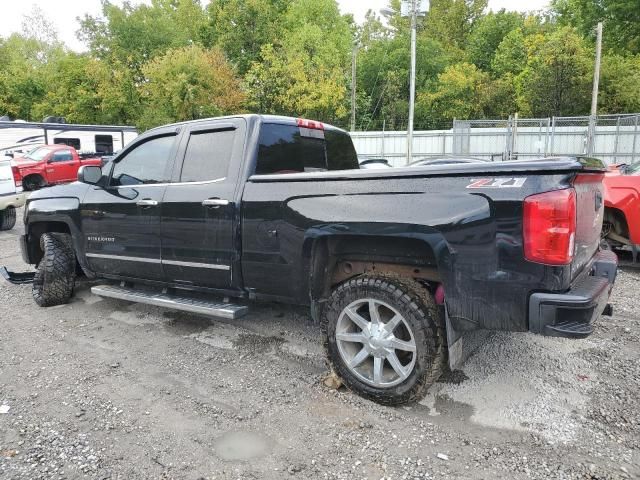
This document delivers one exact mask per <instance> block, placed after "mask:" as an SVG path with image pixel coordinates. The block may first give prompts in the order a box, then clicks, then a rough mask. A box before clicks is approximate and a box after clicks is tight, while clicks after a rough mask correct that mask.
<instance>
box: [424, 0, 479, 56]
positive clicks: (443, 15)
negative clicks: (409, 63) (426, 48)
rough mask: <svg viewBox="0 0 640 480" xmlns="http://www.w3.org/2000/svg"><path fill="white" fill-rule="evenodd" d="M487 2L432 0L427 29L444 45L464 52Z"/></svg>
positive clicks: (477, 0) (474, 0)
mask: <svg viewBox="0 0 640 480" xmlns="http://www.w3.org/2000/svg"><path fill="white" fill-rule="evenodd" d="M487 3H488V0H431V6H430V9H429V13H428V15H427V19H426V29H427V31H428V32H429V35H430V36H431V37H432V38H434V39H436V40H438V41H439V42H440V43H441V44H442V45H445V46H447V47H450V48H452V49H454V50H458V51H460V52H463V51H464V50H465V48H466V45H467V40H468V37H469V34H470V33H471V31H472V29H473V28H474V26H475V24H476V22H477V21H478V20H479V19H480V18H481V17H482V12H483V11H484V10H485V8H486V7H487Z"/></svg>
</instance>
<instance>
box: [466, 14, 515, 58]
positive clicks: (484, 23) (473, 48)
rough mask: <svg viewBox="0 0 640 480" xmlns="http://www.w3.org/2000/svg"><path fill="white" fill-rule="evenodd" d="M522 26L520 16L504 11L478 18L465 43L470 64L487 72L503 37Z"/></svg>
mask: <svg viewBox="0 0 640 480" xmlns="http://www.w3.org/2000/svg"><path fill="white" fill-rule="evenodd" d="M523 25H524V20H523V17H522V15H521V14H519V13H515V12H506V11H505V10H504V9H502V10H500V11H499V12H497V13H493V12H489V13H488V14H487V15H484V16H482V17H480V18H479V19H478V20H477V21H476V22H475V25H474V26H473V29H472V30H471V33H470V34H469V39H468V42H467V54H468V56H469V60H470V61H471V63H473V64H475V66H476V67H478V68H480V69H481V70H485V71H487V70H489V67H490V66H491V62H492V61H493V58H494V56H495V54H496V50H497V48H498V46H499V45H500V43H501V42H502V40H503V39H504V38H505V36H506V35H507V34H508V33H509V32H511V31H513V30H515V29H516V28H519V27H522V26H523Z"/></svg>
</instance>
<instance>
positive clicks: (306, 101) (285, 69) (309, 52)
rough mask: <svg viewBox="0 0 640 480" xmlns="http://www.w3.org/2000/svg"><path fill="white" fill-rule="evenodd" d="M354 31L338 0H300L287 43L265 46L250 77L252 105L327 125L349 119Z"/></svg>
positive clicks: (286, 31) (289, 16)
mask: <svg viewBox="0 0 640 480" xmlns="http://www.w3.org/2000/svg"><path fill="white" fill-rule="evenodd" d="M352 43H353V37H352V31H351V27H350V23H349V19H348V17H345V16H342V15H340V11H339V10H338V5H337V4H336V2H335V0H298V1H296V2H294V3H292V4H291V5H290V6H289V8H288V9H287V12H286V14H285V17H284V19H283V32H282V35H281V38H280V39H278V41H277V42H275V43H274V44H267V45H265V46H263V47H262V49H261V52H260V60H259V61H256V62H254V63H253V64H252V66H251V68H250V70H249V72H248V73H247V75H246V83H247V87H248V90H249V97H250V105H251V107H252V108H254V109H257V110H259V111H261V112H264V113H278V114H285V115H304V116H309V117H313V118H317V119H319V120H323V121H327V122H338V121H341V120H343V119H345V118H346V116H347V112H348V109H347V105H348V103H347V83H348V78H349V76H348V72H349V70H350V60H351V55H350V52H351V47H352Z"/></svg>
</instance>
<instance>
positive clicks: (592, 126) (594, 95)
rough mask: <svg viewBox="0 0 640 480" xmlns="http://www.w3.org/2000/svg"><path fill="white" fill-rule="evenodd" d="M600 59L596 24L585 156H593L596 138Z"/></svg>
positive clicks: (599, 23) (600, 41) (599, 44)
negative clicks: (594, 60)
mask: <svg viewBox="0 0 640 480" xmlns="http://www.w3.org/2000/svg"><path fill="white" fill-rule="evenodd" d="M601 58H602V22H598V28H597V36H596V63H595V68H594V70H593V91H592V92H591V115H590V116H589V133H588V139H587V155H589V156H591V155H593V144H594V142H595V136H596V115H597V114H598V87H599V85H600V62H601Z"/></svg>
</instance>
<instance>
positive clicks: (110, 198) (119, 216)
mask: <svg viewBox="0 0 640 480" xmlns="http://www.w3.org/2000/svg"><path fill="white" fill-rule="evenodd" d="M172 130H173V131H172ZM172 130H171V129H167V130H164V131H163V130H160V131H158V133H157V134H155V135H154V136H150V137H144V138H141V139H139V140H138V141H137V142H135V143H134V144H132V145H131V146H130V147H129V148H127V150H126V151H125V152H123V154H122V155H119V156H118V157H117V158H116V159H114V161H113V163H114V164H113V167H112V171H111V173H110V175H109V178H108V183H107V185H106V186H105V187H98V186H96V187H94V188H92V189H90V190H89V191H88V192H87V194H86V196H85V199H84V201H83V204H82V208H81V219H82V231H83V232H84V235H85V242H86V244H85V245H86V256H87V261H88V262H89V265H90V266H91V268H92V269H94V270H95V271H96V272H98V273H101V274H106V275H117V276H123V277H130V278H141V279H146V280H161V279H162V278H163V275H162V263H161V257H160V211H161V208H162V197H163V195H164V191H165V189H166V186H167V183H168V182H169V180H170V178H171V171H172V168H173V161H174V159H175V154H176V150H177V145H178V140H177V133H178V132H177V130H176V129H175V127H173V128H172Z"/></svg>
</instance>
